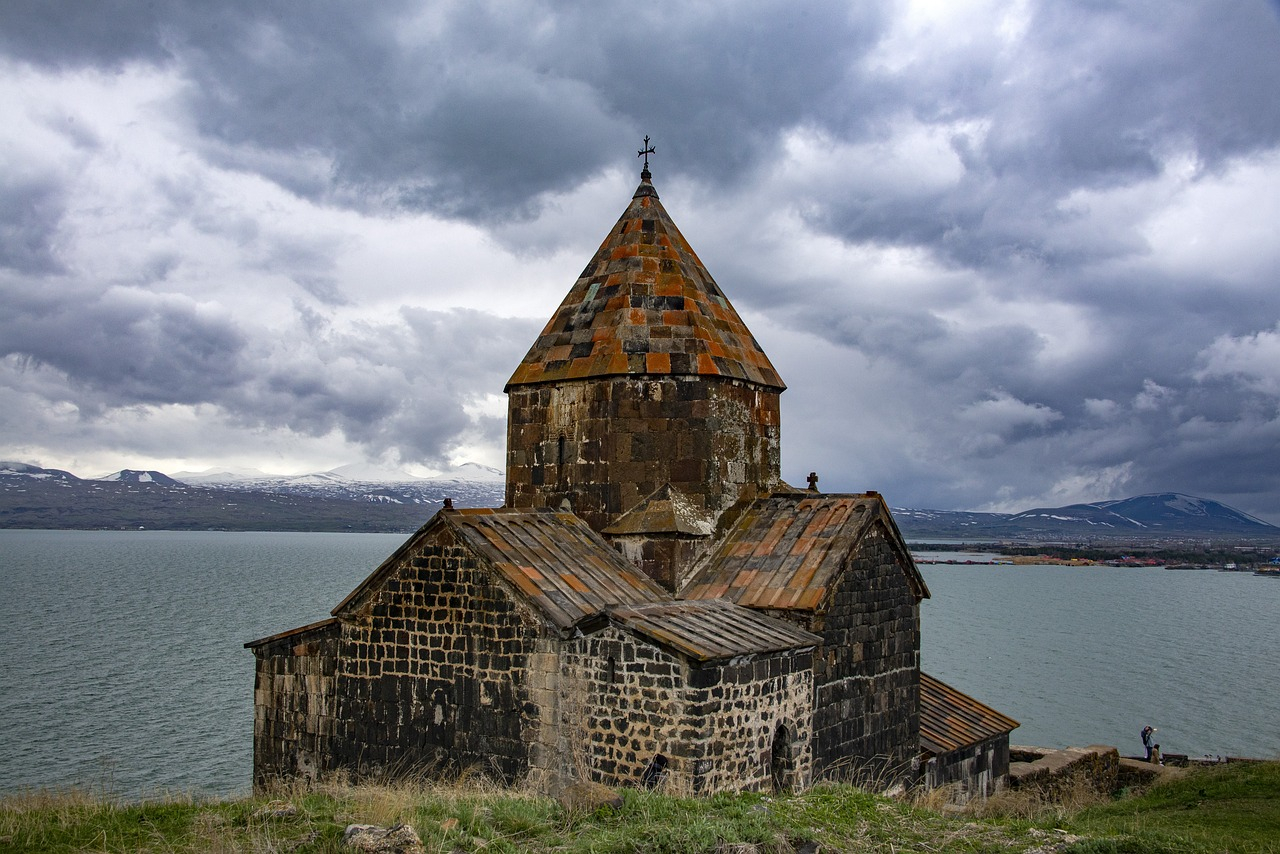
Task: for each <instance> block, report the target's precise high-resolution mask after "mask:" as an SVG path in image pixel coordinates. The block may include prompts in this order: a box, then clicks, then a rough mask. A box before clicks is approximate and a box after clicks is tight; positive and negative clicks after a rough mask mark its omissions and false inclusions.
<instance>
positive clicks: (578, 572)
mask: <svg viewBox="0 0 1280 854" xmlns="http://www.w3.org/2000/svg"><path fill="white" fill-rule="evenodd" d="M439 524H443V525H447V526H449V527H450V528H451V529H452V530H454V531H455V532H457V534H458V535H459V537H460V538H461V539H462V540H463V541H464V542H465V543H466V544H467V545H468V546H469V547H470V548H471V549H472V550H474V551H475V552H477V553H478V554H479V555H481V556H483V557H484V558H485V559H486V560H488V561H489V562H490V563H491V564H492V565H493V567H494V568H495V569H496V570H497V571H498V572H499V573H500V574H501V575H502V576H503V577H504V578H505V579H506V580H507V581H508V582H510V583H511V585H512V586H514V587H515V588H516V589H518V590H520V591H521V592H522V593H523V594H524V595H525V596H526V597H527V598H528V599H529V601H530V602H532V603H533V604H534V605H535V606H537V607H538V608H540V609H541V610H542V611H543V612H544V613H545V614H546V615H547V617H548V618H549V619H550V620H551V621H552V622H553V623H555V625H556V626H557V627H558V628H561V629H568V628H571V627H572V626H573V625H574V624H575V623H577V622H578V621H580V620H582V619H583V618H584V617H587V616H590V615H593V614H599V613H601V612H602V611H604V610H605V608H607V607H609V606H611V605H643V604H647V603H649V602H655V601H663V600H666V599H669V598H670V594H668V593H666V592H665V591H664V590H662V588H660V587H658V585H657V584H656V583H654V582H653V581H652V580H650V579H649V577H648V576H646V575H645V574H644V573H642V572H640V571H639V570H638V569H636V568H635V567H634V566H632V565H631V564H630V563H629V562H628V561H627V560H626V559H625V558H623V557H622V555H620V554H618V552H616V551H615V550H614V549H613V548H611V547H610V546H609V544H608V543H606V542H605V541H604V540H603V539H601V538H600V535H599V534H597V533H596V532H595V531H593V530H591V528H589V527H588V526H587V524H586V523H585V522H583V521H582V520H581V519H579V518H578V517H577V516H575V515H573V514H572V513H566V512H558V511H555V510H551V509H548V508H537V509H529V510H513V509H510V508H498V509H494V510H489V509H474V510H441V511H440V512H439V513H437V514H436V516H435V517H434V518H433V519H432V520H431V522H428V523H427V525H425V526H423V528H422V529H420V530H419V532H418V533H417V534H416V535H414V536H413V537H411V538H410V539H409V540H408V541H407V542H406V543H405V544H404V545H402V546H401V547H400V548H399V549H397V550H396V552H395V554H393V555H392V556H391V557H389V558H387V560H385V561H384V562H383V563H382V565H381V566H380V567H379V568H378V569H376V570H375V571H374V572H373V574H372V575H370V576H369V577H368V578H366V579H365V580H364V582H363V583H362V584H361V585H360V586H359V587H357V588H356V589H355V590H354V591H352V593H351V594H350V595H348V596H347V598H346V599H344V600H343V601H342V602H341V603H340V604H339V605H338V607H336V608H334V610H333V613H334V614H335V615H336V614H338V613H339V612H342V611H345V610H349V609H350V608H352V607H354V605H355V603H357V602H358V601H360V600H361V599H362V598H363V596H364V594H365V593H367V592H369V591H372V590H374V589H376V588H377V587H378V586H379V585H380V584H381V581H382V579H383V578H384V577H385V576H386V575H387V574H388V573H390V572H391V571H392V570H393V569H394V567H395V566H396V565H397V563H398V560H399V559H400V558H401V557H402V556H403V555H404V554H406V553H407V552H408V551H410V550H411V549H412V548H413V547H414V545H415V544H416V543H417V542H419V541H420V540H421V539H422V538H424V537H426V536H429V535H430V533H431V531H432V529H433V528H434V527H435V526H436V525H439Z"/></svg>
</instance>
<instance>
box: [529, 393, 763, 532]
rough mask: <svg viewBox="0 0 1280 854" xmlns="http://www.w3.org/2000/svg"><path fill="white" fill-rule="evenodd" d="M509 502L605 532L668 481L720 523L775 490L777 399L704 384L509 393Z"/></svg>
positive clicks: (761, 394)
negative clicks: (569, 515)
mask: <svg viewBox="0 0 1280 854" xmlns="http://www.w3.org/2000/svg"><path fill="white" fill-rule="evenodd" d="M508 395H509V397H508V417H507V504H508V506H511V507H521V508H526V507H557V508H558V507H560V506H561V502H563V501H565V500H566V499H567V500H568V501H569V502H570V503H571V505H572V507H573V510H574V512H576V513H577V514H578V515H579V516H581V517H582V518H583V519H584V520H585V521H586V522H587V524H589V525H590V526H591V527H592V528H593V529H595V530H596V531H599V530H601V529H603V528H605V527H607V526H608V525H609V523H610V522H612V521H613V520H614V519H616V518H617V517H618V516H620V515H621V514H622V513H624V512H626V511H627V510H629V509H630V508H631V507H633V506H635V505H636V504H637V503H639V502H640V501H641V500H642V499H644V498H645V497H646V496H648V495H649V494H650V493H652V492H653V491H654V490H655V489H657V488H658V487H660V486H662V485H663V484H664V483H668V482H669V483H671V485H672V486H675V487H676V488H678V489H679V490H680V491H681V492H683V493H685V494H686V495H687V496H688V497H689V498H690V499H692V500H693V501H694V502H695V503H696V504H697V505H698V506H699V507H700V508H702V509H703V510H706V511H708V512H709V513H710V514H711V515H712V516H713V517H716V516H718V515H719V514H720V512H722V511H723V510H724V509H725V508H727V507H729V506H731V505H732V504H733V503H734V502H735V501H737V500H738V499H739V498H740V497H744V498H745V497H752V496H753V495H755V494H756V492H757V490H769V489H771V488H773V487H774V486H776V484H777V483H778V478H779V469H780V464H781V451H780V444H779V423H780V415H779V408H778V392H776V391H773V390H769V389H765V388H761V387H758V386H754V385H748V384H745V383H742V382H739V381H737V380H727V379H723V380H721V379H709V378H706V377H686V376H667V377H614V378H600V379H591V380H582V381H576V382H564V383H556V384H546V385H531V386H514V387H512V388H511V389H510V391H509V392H508Z"/></svg>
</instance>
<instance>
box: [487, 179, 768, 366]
mask: <svg viewBox="0 0 1280 854" xmlns="http://www.w3.org/2000/svg"><path fill="white" fill-rule="evenodd" d="M628 374H629V375H701V376H722V377H733V378H736V379H740V380H745V381H748V382H753V383H759V384H761V385H765V386H769V387H772V388H776V389H783V388H785V385H784V384H783V382H782V378H781V377H779V376H778V372H777V371H776V370H774V368H773V365H772V364H771V363H770V362H769V359H768V357H767V356H765V354H764V351H763V350H761V349H760V345H759V343H758V342H757V341H756V340H755V338H754V337H752V335H751V332H750V331H749V330H748V329H747V326H746V324H745V323H743V322H742V318H740V317H739V316H738V313H737V312H736V311H735V310H734V308H733V306H732V305H730V304H729V300H728V299H726V298H725V295H724V293H723V292H722V291H721V290H720V287H719V286H718V285H717V284H716V283H715V280H714V279H712V278H711V274H710V273H708V272H707V270H706V268H705V267H704V266H703V265H702V261H700V260H699V259H698V256H697V255H696V254H695V253H694V251H693V249H692V248H691V247H690V246H689V243H688V241H686V240H685V239H684V236H683V235H682V234H681V233H680V230H679V229H678V228H676V225H675V223H674V222H673V221H672V219H671V217H670V215H669V214H668V213H667V212H666V210H665V209H664V208H663V207H662V203H661V202H660V201H658V194H657V192H656V191H655V190H654V189H653V185H652V184H651V183H650V182H649V180H648V178H647V177H645V178H643V180H642V181H641V183H640V186H639V188H638V189H637V190H636V192H635V196H634V197H633V198H632V200H631V204H630V205H628V206H627V209H626V211H624V212H623V214H622V217H621V218H620V219H619V220H618V222H617V224H616V225H615V226H614V227H613V230H612V231H611V232H610V233H609V236H608V237H606V238H605V239H604V242H603V243H601V244H600V248H599V249H598V250H597V251H596V254H595V257H594V258H592V260H591V263H589V264H588V265H587V267H586V269H585V270H583V272H582V276H581V277H580V278H579V279H578V281H577V282H576V283H575V284H574V286H573V287H572V288H571V289H570V291H569V294H568V296H566V297H565V298H564V301H563V302H562V303H561V304H560V307H559V308H558V309H557V310H556V313H555V315H554V316H553V317H552V318H551V320H550V321H549V322H548V323H547V325H546V328H544V329H543V330H542V334H541V335H540V336H539V337H538V340H537V341H535V342H534V344H533V346H532V347H531V348H530V349H529V352H528V354H527V355H526V356H525V357H524V360H523V361H522V362H521V363H520V366H519V367H518V368H516V371H515V373H514V374H512V376H511V379H510V380H509V381H508V382H507V388H508V389H510V387H511V386H514V385H526V384H530V383H543V382H553V381H558V380H569V379H582V378H584V377H600V376H614V375H628Z"/></svg>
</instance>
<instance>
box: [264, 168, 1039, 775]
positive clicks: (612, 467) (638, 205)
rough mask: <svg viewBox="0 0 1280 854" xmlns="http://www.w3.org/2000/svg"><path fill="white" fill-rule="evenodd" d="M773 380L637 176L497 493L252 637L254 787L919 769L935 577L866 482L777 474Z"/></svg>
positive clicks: (512, 425) (523, 388)
mask: <svg viewBox="0 0 1280 854" xmlns="http://www.w3.org/2000/svg"><path fill="white" fill-rule="evenodd" d="M784 388H785V386H784V385H783V383H782V380H781V378H780V377H779V376H778V374H777V372H776V371H775V370H774V369H773V366H772V365H771V364H770V363H769V360H768V358H767V357H766V356H765V355H764V352H763V351H762V350H761V348H760V345H759V343H758V342H756V340H755V339H754V338H753V337H752V336H751V333H750V332H749V331H748V330H747V328H746V326H745V324H743V322H742V320H741V318H740V317H738V315H737V313H736V312H735V311H734V309H733V307H732V306H731V305H730V304H729V302H728V300H727V299H726V298H725V296H724V294H723V293H722V292H721V291H720V289H719V287H718V286H717V285H716V283H715V282H714V280H713V279H712V278H711V277H710V275H709V274H708V273H707V271H706V270H705V268H703V266H702V263H701V261H699V260H698V258H697V256H696V255H695V254H694V253H693V250H692V249H691V248H690V247H689V245H688V243H687V242H686V241H685V240H684V238H683V236H682V235H681V234H680V233H679V230H678V229H676V227H675V224H674V223H673V222H672V221H671V219H670V217H669V216H668V215H667V213H666V211H665V210H664V209H663V208H662V205H661V203H660V202H659V201H658V196H657V192H656V191H655V190H654V189H653V186H652V184H651V183H650V182H649V175H648V173H647V172H645V173H642V182H641V185H640V187H639V188H638V189H637V190H636V192H635V195H634V196H633V198H632V201H631V204H630V205H629V206H628V208H627V210H626V212H625V213H624V214H623V216H622V217H621V218H620V220H619V221H618V224H617V225H616V226H615V227H614V229H612V230H611V232H610V234H609V235H608V236H607V237H606V239H605V241H604V242H603V243H602V244H601V247H600V249H599V250H598V251H597V253H596V256H595V257H594V258H593V259H592V262H591V263H590V264H588V266H587V268H586V270H584V272H583V274H582V276H581V277H580V278H579V279H578V281H577V282H576V283H575V284H574V286H573V288H572V289H571V290H570V293H569V294H568V296H566V298H565V300H564V302H563V303H562V304H561V306H560V307H559V309H558V310H557V311H556V314H555V315H554V316H553V317H552V319H551V321H550V322H549V323H548V324H547V326H546V328H545V329H544V330H543V332H542V334H541V335H540V336H539V337H538V339H537V341H536V342H535V343H534V345H533V346H532V347H531V348H530V350H529V353H528V354H527V355H526V356H525V359H524V360H523V361H522V362H521V364H520V366H519V367H518V368H517V369H516V371H515V373H514V374H513V375H512V377H511V380H510V381H509V382H508V384H507V387H506V391H507V393H508V395H509V408H508V412H509V419H508V431H507V492H506V502H505V506H504V507H502V508H497V509H493V510H475V509H471V510H454V509H453V508H452V507H450V506H448V505H447V504H446V507H445V509H443V510H441V511H440V512H439V513H437V514H436V515H435V516H434V517H432V519H431V520H429V521H428V522H427V524H426V525H424V526H423V528H422V529H420V530H419V531H418V532H417V533H415V534H414V535H413V536H412V537H411V538H410V539H409V540H408V541H406V543H405V544H404V545H402V546H401V547H400V548H399V549H398V550H397V551H396V552H395V553H394V554H393V555H391V556H390V557H389V558H388V559H387V560H386V561H384V562H383V564H382V565H381V566H379V567H378V568H377V569H376V570H375V571H374V572H373V574H371V575H370V576H369V577H368V578H367V579H366V580H365V581H364V582H363V583H362V584H361V585H360V586H359V587H357V588H356V590H355V591H353V592H352V593H351V594H350V595H349V596H348V597H347V598H346V599H345V600H343V601H342V602H341V603H339V604H338V606H337V607H336V608H335V609H334V610H333V612H332V613H333V619H332V620H330V621H326V622H324V623H317V624H313V625H311V626H307V627H304V628H302V629H299V630H295V631H292V632H285V633H282V634H279V635H273V636H271V637H268V638H263V639H262V640H259V641H254V642H251V643H250V644H247V646H249V647H250V648H252V649H253V651H254V653H255V655H256V657H257V688H256V690H255V695H254V696H255V700H254V702H255V733H254V739H255V740H254V745H255V747H254V772H255V780H256V781H257V782H259V783H263V782H265V781H266V780H268V779H270V778H272V777H275V776H313V775H317V774H323V773H326V772H331V771H340V770H341V771H346V772H349V773H351V774H355V775H357V776H388V775H389V776H396V775H404V774H415V773H423V772H432V771H443V770H447V769H453V770H461V769H465V768H476V769H479V770H481V771H483V772H484V773H486V774H488V775H490V776H493V777H496V778H499V779H502V780H505V781H508V782H513V781H517V780H528V781H529V782H530V783H532V784H533V785H535V786H536V787H538V788H540V789H542V790H544V791H554V790H557V789H558V788H560V787H562V786H565V785H568V784H571V783H587V782H595V783H604V784H607V785H611V786H616V785H626V784H643V785H655V784H658V783H660V782H661V784H663V785H666V786H668V787H670V788H672V789H673V790H676V791H681V792H688V793H710V792H717V791H722V790H728V789H758V790H771V789H772V790H780V789H792V788H803V787H805V786H808V785H809V784H810V783H811V782H812V781H813V780H815V779H818V778H821V777H857V776H862V775H863V774H864V773H867V772H870V774H872V775H874V776H877V777H879V778H881V779H884V777H885V775H886V773H887V774H888V775H889V776H898V777H903V776H909V775H910V773H911V771H910V769H911V766H912V764H913V760H916V759H918V758H919V755H920V753H919V751H920V735H921V711H920V707H921V699H920V697H921V694H920V686H921V678H922V677H921V673H920V626H919V602H920V600H921V599H922V598H923V597H925V596H928V590H927V588H926V587H925V584H924V581H923V579H922V578H921V577H920V574H919V572H918V571H917V569H916V567H915V565H914V563H913V562H912V560H911V557H910V553H909V552H908V550H907V548H906V546H905V544H904V543H903V541H902V537H901V534H900V533H899V531H898V529H897V526H896V525H895V524H894V522H893V518H892V515H891V513H890V512H889V508H888V505H887V504H885V502H884V499H883V498H881V497H880V496H879V495H878V494H876V493H873V492H868V493H865V494H835V495H823V494H820V493H817V492H816V491H814V490H810V491H807V492H804V491H799V490H796V489H794V488H792V487H790V486H788V485H787V484H785V483H783V482H782V481H781V480H780V478H779V470H780V431H779V394H780V393H781V392H782V390H783V389H784ZM930 684H932V683H930ZM943 717H944V718H945V715H944V716H943ZM1014 725H1016V724H1014ZM945 729H946V724H945V721H944V723H943V724H942V725H941V730H945ZM941 730H939V731H941ZM986 735H987V734H986V733H985V731H984V732H983V733H982V734H980V736H979V737H976V738H975V739H972V740H974V741H977V740H981V738H985V737H986ZM967 743H968V742H964V743H963V744H959V745H958V746H964V744H967ZM1006 743H1007V741H1006ZM948 749H950V748H948ZM939 750H941V748H939ZM933 755H935V756H938V755H941V754H940V753H939V752H938V751H935V753H934V754H933Z"/></svg>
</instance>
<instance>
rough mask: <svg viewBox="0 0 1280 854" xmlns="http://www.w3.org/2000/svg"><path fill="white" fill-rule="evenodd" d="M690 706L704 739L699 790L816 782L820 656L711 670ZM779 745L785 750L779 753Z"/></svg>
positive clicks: (762, 659)
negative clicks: (815, 677) (816, 683)
mask: <svg viewBox="0 0 1280 854" xmlns="http://www.w3.org/2000/svg"><path fill="white" fill-rule="evenodd" d="M691 681H692V682H693V685H694V686H695V687H696V688H697V690H696V692H695V693H694V695H693V697H692V702H691V704H690V706H689V711H690V715H691V717H692V718H693V719H695V720H697V721H699V722H700V724H701V727H702V730H703V733H704V740H703V742H702V744H701V751H700V752H701V754H702V755H701V757H700V758H698V759H697V760H696V761H695V763H694V777H693V791H694V792H696V793H699V794H709V793H712V792H720V791H726V790H728V791H736V790H743V789H748V790H755V791H770V790H772V789H773V788H774V779H773V777H774V773H775V767H774V766H775V751H776V752H777V753H778V754H779V755H778V756H777V760H776V761H777V764H778V766H779V767H778V768H777V771H778V772H780V773H779V776H780V779H779V780H778V783H779V784H780V786H781V787H782V788H784V789H788V790H799V789H804V788H807V787H808V786H809V784H810V782H811V781H812V779H813V749H812V746H813V727H812V720H813V696H814V694H813V656H812V654H811V653H809V652H805V653H775V654H772V655H767V656H766V655H762V656H752V657H749V658H743V659H733V660H732V661H729V662H723V663H722V666H720V667H714V668H712V667H708V666H706V665H703V666H702V667H701V668H698V669H696V670H695V671H694V672H693V674H692V676H691ZM775 739H778V742H779V743H778V744H777V745H776V746H775V743H774V742H775Z"/></svg>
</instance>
